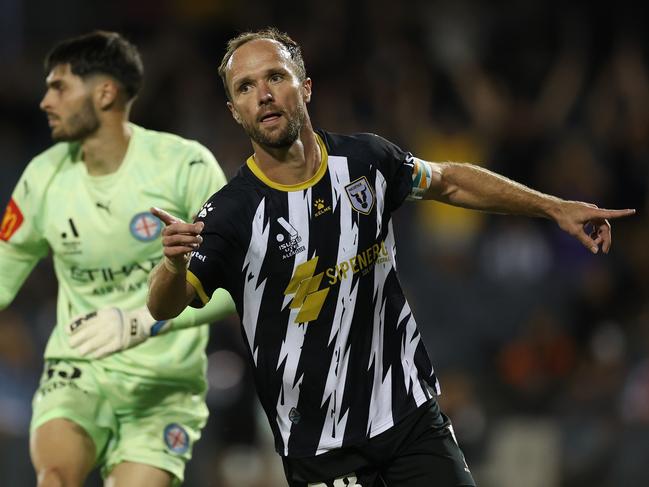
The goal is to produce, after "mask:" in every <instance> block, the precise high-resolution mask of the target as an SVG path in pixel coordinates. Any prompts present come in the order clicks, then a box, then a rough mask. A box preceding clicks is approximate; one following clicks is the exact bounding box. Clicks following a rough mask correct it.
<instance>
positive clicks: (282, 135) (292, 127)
mask: <svg viewBox="0 0 649 487" xmlns="http://www.w3.org/2000/svg"><path fill="white" fill-rule="evenodd" d="M284 117H285V118H286V127H285V128H284V130H281V131H275V132H274V133H268V132H265V131H264V130H263V129H261V128H260V127H259V125H248V124H246V123H244V124H243V129H244V130H245V131H246V134H248V137H250V138H251V139H252V140H254V141H255V142H257V143H258V144H259V145H262V146H265V147H272V148H275V149H281V148H282V147H289V146H290V145H291V144H292V143H293V142H295V141H296V140H297V138H298V136H299V135H300V130H301V129H302V126H303V125H304V120H305V118H306V110H304V106H303V105H301V104H298V105H297V107H296V108H295V110H294V111H293V112H291V113H287V112H284Z"/></svg>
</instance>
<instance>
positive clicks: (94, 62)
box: [44, 30, 144, 100]
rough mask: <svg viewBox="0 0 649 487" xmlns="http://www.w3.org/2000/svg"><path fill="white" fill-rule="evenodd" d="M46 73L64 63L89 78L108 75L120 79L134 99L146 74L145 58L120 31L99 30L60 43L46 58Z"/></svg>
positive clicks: (130, 96)
mask: <svg viewBox="0 0 649 487" xmlns="http://www.w3.org/2000/svg"><path fill="white" fill-rule="evenodd" d="M44 64H45V72H46V73H49V72H50V71H52V69H54V67H56V66H58V65H61V64H70V70H71V71H72V73H74V74H75V75H77V76H80V77H81V78H85V77H86V76H89V75H92V74H98V73H102V74H107V75H109V76H111V77H113V78H114V79H115V80H117V81H119V82H120V83H121V84H122V86H123V87H124V91H125V92H126V95H127V97H128V99H129V100H131V99H133V98H134V97H135V96H136V95H137V93H138V91H139V90H140V86H142V78H143V76H144V68H143V66H142V59H140V53H139V52H138V50H137V48H136V47H135V46H134V45H133V44H131V43H130V42H129V41H127V40H126V39H124V37H122V36H121V35H120V34H118V33H117V32H106V31H99V30H98V31H95V32H91V33H89V34H85V35H82V36H79V37H74V38H72V39H66V40H64V41H62V42H60V43H58V44H57V45H56V46H54V48H53V49H52V50H51V51H50V52H49V53H48V54H47V56H46V57H45V63H44Z"/></svg>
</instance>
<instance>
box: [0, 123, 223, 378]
mask: <svg viewBox="0 0 649 487" xmlns="http://www.w3.org/2000/svg"><path fill="white" fill-rule="evenodd" d="M130 127H131V129H132V137H131V140H130V142H129V146H128V150H127V152H126V155H125V157H124V161H123V163H122V164H121V166H120V167H119V169H118V170H117V171H116V172H114V173H112V174H109V175H106V176H98V177H96V176H90V175H89V174H88V172H87V170H86V165H85V164H84V163H83V162H82V161H81V160H80V158H79V157H80V154H79V145H78V144H75V143H59V144H56V145H54V146H53V147H51V148H50V149H49V150H47V151H45V152H43V153H42V154H40V155H38V156H37V157H36V158H34V159H33V160H32V161H31V162H30V163H29V165H28V166H27V168H26V169H25V171H24V173H23V174H22V176H21V178H20V180H19V181H18V184H17V186H16V188H15V189H14V192H13V194H12V197H11V200H10V201H9V204H8V206H7V210H6V212H5V215H4V217H3V220H2V226H1V227H0V309H2V308H5V307H6V306H8V304H9V303H10V302H11V301H12V300H13V298H14V296H15V295H16V293H17V292H18V290H19V289H20V287H21V286H22V284H23V282H24V280H25V279H26V277H27V276H28V275H29V273H30V272H31V270H32V269H33V267H34V265H35V264H36V263H37V262H38V260H39V259H41V258H42V257H45V256H46V255H47V254H48V252H49V250H50V249H51V251H52V256H53V260H54V269H55V272H56V277H57V279H58V282H59V290H58V300H57V317H56V326H55V327H54V330H53V332H52V335H51V336H50V339H49V342H48V344H47V348H46V350H45V357H46V358H48V359H56V358H79V355H78V353H77V352H76V351H75V350H74V349H72V348H71V347H70V346H69V344H68V336H67V334H66V332H65V325H66V324H67V323H69V321H70V319H71V318H73V317H75V316H77V315H79V314H82V313H87V312H90V311H94V310H96V309H99V308H105V307H110V306H117V307H119V308H121V309H126V310H131V309H135V308H139V307H141V306H144V305H145V302H146V295H147V290H148V286H147V278H148V275H149V272H150V271H151V269H152V268H153V267H154V266H155V264H156V263H157V262H158V261H159V260H160V258H161V257H162V245H161V242H160V232H161V230H162V223H161V222H160V221H159V220H158V219H157V218H155V217H154V216H153V215H152V214H151V213H150V212H149V208H151V207H152V206H157V207H159V208H162V209H164V210H166V211H168V212H169V213H171V214H173V215H175V216H177V217H179V218H182V219H183V220H186V221H187V220H192V219H193V218H194V216H195V215H196V213H197V212H198V211H199V210H200V208H201V205H202V204H203V203H204V202H205V201H206V200H207V199H208V198H209V197H210V196H211V195H212V194H213V193H215V192H216V191H217V190H219V189H220V188H221V187H222V186H223V185H224V184H225V183H226V179H225V176H224V174H223V172H222V170H221V168H220V167H219V165H218V163H217V162H216V160H215V159H214V156H213V155H212V154H211V153H210V152H209V151H208V150H207V149H206V148H205V147H203V146H202V145H200V144H199V143H197V142H195V141H188V140H185V139H182V138H180V137H178V136H175V135H171V134H166V133H161V132H155V131H152V130H146V129H143V128H141V127H138V126H136V125H130ZM207 338H208V328H207V327H206V326H198V327H193V328H187V329H183V330H178V331H171V332H169V333H167V334H164V335H161V336H159V337H157V338H156V339H155V340H147V341H146V342H144V343H143V344H141V345H139V346H137V347H135V348H132V349H130V350H126V351H123V352H121V353H117V354H114V355H111V356H109V357H106V358H104V359H101V360H102V365H104V366H105V367H106V368H107V369H113V370H121V371H125V372H127V373H129V374H132V375H135V376H141V377H150V378H154V377H155V378H157V379H162V380H168V381H176V380H183V381H185V382H190V383H191V387H203V383H204V379H203V375H204V374H203V372H204V368H205V352H204V350H205V345H206V342H207Z"/></svg>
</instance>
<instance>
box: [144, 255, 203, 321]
mask: <svg viewBox="0 0 649 487" xmlns="http://www.w3.org/2000/svg"><path fill="white" fill-rule="evenodd" d="M188 286H189V285H188V284H187V281H186V272H185V271H184V269H183V270H181V271H180V272H177V273H173V272H170V271H169V269H167V268H166V267H165V266H164V265H163V264H162V262H161V263H160V264H158V265H157V266H156V267H155V268H154V269H153V271H151V276H150V278H149V296H148V298H147V307H148V308H149V311H150V312H151V315H152V316H153V317H154V318H155V319H156V320H168V319H171V318H175V317H176V316H178V315H179V314H180V313H181V312H182V311H183V310H184V309H185V307H187V304H189V302H190V301H191V299H192V295H191V293H190V290H188Z"/></svg>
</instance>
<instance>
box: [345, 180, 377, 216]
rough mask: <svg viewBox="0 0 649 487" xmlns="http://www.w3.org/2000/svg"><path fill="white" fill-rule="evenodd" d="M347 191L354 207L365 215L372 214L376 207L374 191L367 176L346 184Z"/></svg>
mask: <svg viewBox="0 0 649 487" xmlns="http://www.w3.org/2000/svg"><path fill="white" fill-rule="evenodd" d="M345 191H346V192H347V196H348V197H349V201H350V203H351V204H352V208H354V209H355V210H356V211H357V212H359V213H362V214H363V215H369V214H370V212H371V211H372V208H373V207H374V193H373V192H372V188H371V187H370V183H368V182H367V178H366V177H365V176H362V177H360V178H358V179H357V180H355V181H352V182H351V183H349V184H348V185H347V186H345Z"/></svg>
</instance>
